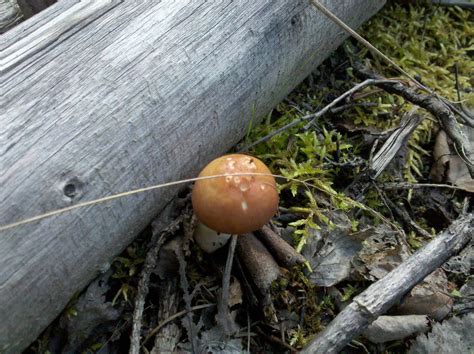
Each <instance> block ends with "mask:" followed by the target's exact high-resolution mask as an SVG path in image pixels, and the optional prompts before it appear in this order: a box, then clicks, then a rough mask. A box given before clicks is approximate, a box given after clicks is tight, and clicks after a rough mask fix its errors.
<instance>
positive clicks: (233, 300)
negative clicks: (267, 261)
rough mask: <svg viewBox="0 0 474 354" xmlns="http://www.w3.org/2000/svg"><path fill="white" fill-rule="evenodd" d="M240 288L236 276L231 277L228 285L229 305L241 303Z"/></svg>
mask: <svg viewBox="0 0 474 354" xmlns="http://www.w3.org/2000/svg"><path fill="white" fill-rule="evenodd" d="M242 295H243V294H242V288H241V286H240V282H239V281H238V279H237V278H235V277H232V280H231V282H230V286H229V307H232V306H234V305H237V304H241V303H242Z"/></svg>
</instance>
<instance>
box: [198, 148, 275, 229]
mask: <svg viewBox="0 0 474 354" xmlns="http://www.w3.org/2000/svg"><path fill="white" fill-rule="evenodd" d="M238 173H264V174H271V172H270V170H269V169H268V167H267V166H265V164H264V163H263V162H262V161H260V160H259V159H257V158H255V157H252V156H249V155H242V154H232V155H224V156H222V157H219V158H217V159H215V160H213V161H211V162H210V163H209V164H208V165H207V166H206V167H204V169H203V170H202V171H201V173H200V174H199V177H205V176H213V175H226V174H227V176H223V177H216V178H210V179H202V180H198V181H196V183H195V184H194V188H193V193H192V203H193V209H194V212H195V214H196V216H197V218H198V219H199V220H200V221H201V222H202V223H203V224H204V225H206V226H207V227H209V228H211V229H213V230H215V231H218V232H222V233H226V234H234V235H238V234H243V233H247V232H252V231H255V230H258V229H259V228H261V227H262V226H263V225H265V224H266V223H268V221H270V219H271V218H272V216H273V215H275V213H276V212H277V210H278V192H277V188H276V182H275V179H274V178H273V176H262V175H241V176H231V174H238Z"/></svg>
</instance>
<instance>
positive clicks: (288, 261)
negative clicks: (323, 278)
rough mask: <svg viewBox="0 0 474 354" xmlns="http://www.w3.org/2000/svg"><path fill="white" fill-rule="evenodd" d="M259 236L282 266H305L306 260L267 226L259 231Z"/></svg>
mask: <svg viewBox="0 0 474 354" xmlns="http://www.w3.org/2000/svg"><path fill="white" fill-rule="evenodd" d="M257 234H258V235H259V238H260V240H262V242H263V243H264V244H265V245H266V246H267V248H268V250H269V251H270V252H271V253H272V255H273V257H274V258H275V259H276V261H277V262H278V263H279V264H280V265H281V266H283V267H286V268H291V267H293V266H295V265H297V264H304V263H305V262H306V258H304V257H303V256H302V255H301V254H300V253H298V252H297V251H296V250H295V249H294V248H293V247H292V246H291V245H289V244H288V243H287V242H286V241H285V240H284V239H282V238H281V237H280V235H278V234H277V233H276V232H275V231H273V230H272V229H271V228H270V227H268V226H266V225H265V226H263V227H262V228H261V229H260V230H258V231H257Z"/></svg>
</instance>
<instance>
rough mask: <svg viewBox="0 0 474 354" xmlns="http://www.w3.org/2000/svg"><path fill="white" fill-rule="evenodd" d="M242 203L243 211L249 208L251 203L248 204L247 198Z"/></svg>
mask: <svg viewBox="0 0 474 354" xmlns="http://www.w3.org/2000/svg"><path fill="white" fill-rule="evenodd" d="M241 205H242V210H243V211H246V210H247V209H248V208H249V205H248V204H247V202H246V201H245V200H244V201H243V202H242V204H241Z"/></svg>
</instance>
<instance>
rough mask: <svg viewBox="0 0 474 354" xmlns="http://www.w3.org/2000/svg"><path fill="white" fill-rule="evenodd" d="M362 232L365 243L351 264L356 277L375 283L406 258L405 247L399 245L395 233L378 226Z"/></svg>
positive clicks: (407, 254) (383, 226) (385, 227)
mask: <svg viewBox="0 0 474 354" xmlns="http://www.w3.org/2000/svg"><path fill="white" fill-rule="evenodd" d="M363 232H364V233H365V238H366V241H364V243H363V247H362V249H361V251H360V252H359V253H358V255H357V257H356V258H355V259H354V262H353V264H354V268H355V272H356V274H357V277H361V278H363V279H366V280H371V281H376V280H378V279H381V278H382V277H384V276H385V275H386V274H387V273H389V272H390V271H392V270H393V269H394V268H395V267H397V266H398V265H399V264H400V263H402V262H403V261H404V260H405V259H406V258H408V256H409V253H408V251H407V247H406V245H400V243H399V241H398V239H397V237H396V231H393V230H391V229H390V228H388V227H387V226H385V225H379V226H377V227H370V228H368V229H367V230H365V231H363Z"/></svg>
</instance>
